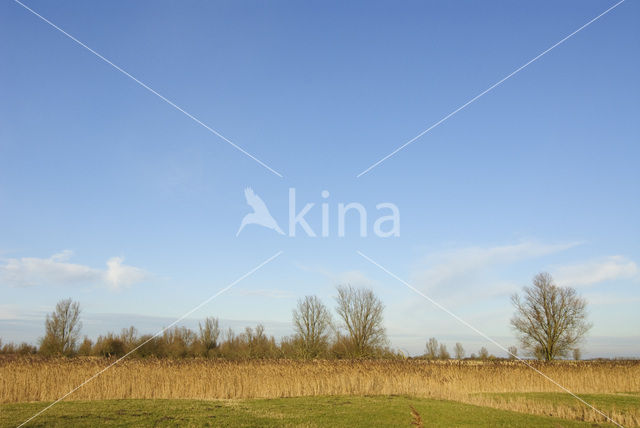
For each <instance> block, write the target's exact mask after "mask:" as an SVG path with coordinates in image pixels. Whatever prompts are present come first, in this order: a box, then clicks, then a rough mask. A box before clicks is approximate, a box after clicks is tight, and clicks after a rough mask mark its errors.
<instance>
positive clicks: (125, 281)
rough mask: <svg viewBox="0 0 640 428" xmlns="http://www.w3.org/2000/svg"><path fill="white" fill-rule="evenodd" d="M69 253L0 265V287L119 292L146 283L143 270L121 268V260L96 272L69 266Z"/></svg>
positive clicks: (79, 265)
mask: <svg viewBox="0 0 640 428" xmlns="http://www.w3.org/2000/svg"><path fill="white" fill-rule="evenodd" d="M72 256H73V252H72V251H70V250H64V251H62V252H60V253H56V254H54V255H52V256H51V257H49V258H37V257H22V258H9V259H5V260H4V264H0V283H1V284H6V285H10V286H14V287H30V286H37V285H45V286H51V285H54V286H80V285H85V286H86V285H102V286H106V287H109V288H110V289H112V290H119V289H122V288H124V287H128V286H131V285H133V284H136V283H139V282H143V281H145V280H147V279H149V277H150V274H149V273H148V272H146V271H145V270H143V269H140V268H137V267H134V266H128V265H125V264H124V259H123V258H122V257H112V258H110V259H109V260H107V262H106V265H107V267H106V269H96V268H92V267H90V266H85V265H81V264H77V263H71V262H69V259H70V258H71V257H72Z"/></svg>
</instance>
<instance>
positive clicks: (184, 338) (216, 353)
mask: <svg viewBox="0 0 640 428" xmlns="http://www.w3.org/2000/svg"><path fill="white" fill-rule="evenodd" d="M336 291H337V296H336V297H335V305H336V306H335V313H336V317H335V318H334V316H333V315H332V313H331V312H330V310H329V308H328V307H327V306H326V305H325V304H324V303H323V302H322V300H321V299H320V298H318V297H317V296H306V297H304V298H302V299H300V300H298V302H297V305H296V307H295V308H294V309H293V312H292V322H293V328H294V334H293V335H291V336H288V337H284V338H281V339H280V340H279V341H276V339H275V338H274V337H273V336H268V335H267V334H266V333H265V331H264V326H263V325H261V324H258V325H257V326H256V327H254V328H252V327H246V328H245V329H244V331H242V332H241V333H235V332H234V331H233V330H232V329H231V328H229V329H227V330H226V331H222V329H221V328H220V323H219V320H218V319H217V318H215V317H208V318H206V319H204V320H203V321H201V322H200V323H199V325H198V330H197V331H194V330H192V329H189V328H187V327H177V326H175V327H171V328H168V329H165V330H163V331H162V332H161V333H158V334H156V335H140V334H139V333H138V331H137V329H136V328H135V327H133V326H132V327H129V328H126V329H123V330H122V331H121V332H120V333H108V334H106V335H101V336H99V337H98V338H97V339H96V340H95V341H93V340H91V339H90V338H88V337H87V336H84V338H82V339H81V329H82V322H81V320H80V314H81V309H80V304H79V303H78V302H74V301H72V300H71V299H66V300H61V301H60V302H58V303H57V305H56V307H55V310H54V311H53V312H52V313H51V314H49V315H47V317H46V320H45V334H44V336H43V337H42V338H41V339H40V340H39V346H38V347H36V346H33V345H30V344H27V343H22V344H21V345H15V344H13V343H8V344H4V345H2V343H1V342H0V353H5V354H13V353H17V354H35V353H39V354H42V355H45V356H99V357H122V356H124V355H130V356H133V357H141V358H144V357H157V358H190V357H204V358H226V359H248V358H300V359H316V358H404V357H405V355H404V354H403V353H402V352H401V351H399V350H392V349H391V348H390V347H389V340H388V338H387V334H386V330H385V327H384V317H383V313H384V305H383V303H382V302H381V301H380V299H379V298H378V297H377V296H376V295H375V294H374V293H373V291H372V290H370V289H367V288H354V287H352V286H349V285H346V286H338V287H337V290H336ZM512 303H513V305H514V309H515V313H514V316H513V318H512V319H511V327H512V328H513V330H514V331H515V333H516V336H517V337H518V339H519V342H520V345H521V347H522V349H523V350H524V351H525V355H526V356H532V357H535V358H537V359H541V360H554V359H558V358H567V357H570V356H572V357H573V358H574V359H580V348H579V347H578V345H579V344H580V342H581V340H582V339H583V338H584V336H585V334H586V333H587V331H588V330H589V328H590V327H591V325H590V324H589V323H587V321H586V301H585V300H584V299H582V298H580V297H579V296H578V295H577V293H576V291H575V290H574V289H572V288H570V287H558V286H557V285H556V284H555V283H554V282H553V278H552V277H551V275H549V274H548V273H540V274H538V275H536V276H535V277H534V279H533V284H532V286H531V287H524V289H523V296H522V297H521V296H519V295H518V294H515V295H513V296H512ZM508 353H509V358H511V359H515V358H517V356H518V350H517V348H516V347H515V346H511V347H509V349H508ZM422 357H423V358H427V359H446V360H448V359H451V358H452V355H451V354H450V353H449V351H448V349H447V347H446V345H445V344H441V343H438V341H437V339H436V338H434V337H432V338H430V339H429V340H428V341H427V343H426V346H425V353H424V355H423V356H422ZM453 358H456V359H465V358H471V359H483V360H484V359H495V358H496V357H495V356H493V355H490V354H489V352H488V351H487V349H486V348H485V347H482V348H481V349H480V350H479V352H478V354H475V353H472V354H471V355H470V356H469V357H467V356H466V353H465V350H464V347H463V345H462V344H461V343H456V344H455V347H454V349H453Z"/></svg>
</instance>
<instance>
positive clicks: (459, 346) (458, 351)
mask: <svg viewBox="0 0 640 428" xmlns="http://www.w3.org/2000/svg"><path fill="white" fill-rule="evenodd" d="M453 352H454V354H455V356H456V359H457V360H461V359H463V358H464V348H463V347H462V343H460V342H458V343H456V346H455V348H453Z"/></svg>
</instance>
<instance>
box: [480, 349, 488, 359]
mask: <svg viewBox="0 0 640 428" xmlns="http://www.w3.org/2000/svg"><path fill="white" fill-rule="evenodd" d="M478 358H480V359H481V360H488V359H489V351H487V348H485V347H484V346H483V347H482V348H480V351H478Z"/></svg>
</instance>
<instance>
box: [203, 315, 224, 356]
mask: <svg viewBox="0 0 640 428" xmlns="http://www.w3.org/2000/svg"><path fill="white" fill-rule="evenodd" d="M198 326H199V327H200V334H199V336H198V340H199V341H200V344H201V345H202V347H203V348H204V349H203V352H204V353H205V354H206V353H207V352H208V351H210V350H211V349H215V348H217V347H218V338H219V337H220V323H219V321H218V318H213V317H208V318H205V320H204V324H200V323H198Z"/></svg>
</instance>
